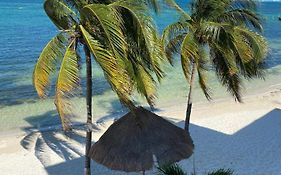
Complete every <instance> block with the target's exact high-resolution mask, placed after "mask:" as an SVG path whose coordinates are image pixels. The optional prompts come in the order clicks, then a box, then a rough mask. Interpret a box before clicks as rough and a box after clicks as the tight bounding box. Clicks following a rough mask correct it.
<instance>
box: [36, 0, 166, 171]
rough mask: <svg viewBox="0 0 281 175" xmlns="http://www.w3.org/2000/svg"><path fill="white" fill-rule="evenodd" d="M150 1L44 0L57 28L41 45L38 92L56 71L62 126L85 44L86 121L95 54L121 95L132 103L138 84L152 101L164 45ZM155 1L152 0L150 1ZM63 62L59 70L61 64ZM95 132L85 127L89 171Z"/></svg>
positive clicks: (43, 93)
mask: <svg viewBox="0 0 281 175" xmlns="http://www.w3.org/2000/svg"><path fill="white" fill-rule="evenodd" d="M147 2H148V1H142V0H140V1H134V0H127V1H111V0H106V1H104V0H46V1H45V3H44V9H45V12H46V13H47V15H48V17H49V18H50V19H51V20H52V22H53V23H54V24H55V25H56V26H57V28H58V29H59V33H58V34H57V35H56V36H55V37H54V38H53V39H51V41H50V42H49V43H48V44H47V45H46V46H45V48H44V49H43V51H42V53H41V55H40V57H39V59H38V61H37V63H36V65H35V68H34V73H33V84H34V87H35V89H36V91H37V93H38V95H39V97H42V98H44V97H46V96H47V92H48V87H49V86H50V82H51V75H52V74H54V73H55V72H58V76H57V82H56V90H55V105H56V108H57V111H58V113H59V116H60V119H61V123H62V127H63V129H64V130H65V131H68V130H71V126H70V117H71V116H72V112H71V103H70V100H69V98H71V97H72V96H74V95H75V94H76V92H77V89H78V87H79V84H80V77H79V72H80V67H81V65H80V64H81V63H80V60H81V57H80V54H79V50H80V49H79V48H81V47H82V48H83V50H84V54H85V59H86V80H87V81H86V89H87V90H86V92H87V93H86V103H87V125H89V126H90V125H91V124H92V68H91V66H92V58H94V59H95V61H96V63H97V64H99V66H100V67H101V69H102V70H103V72H104V76H105V78H106V79H107V81H108V83H109V84H110V85H111V88H112V89H113V91H115V92H116V94H117V96H118V97H119V99H120V101H121V102H122V103H123V104H124V105H126V106H127V107H128V108H129V109H134V104H133V103H132V100H131V97H130V96H131V94H132V93H133V92H134V90H135V89H137V91H138V92H139V93H140V94H141V95H143V96H144V97H145V98H146V99H147V101H148V103H149V104H150V105H153V100H154V98H155V92H156V90H155V89H156V87H155V84H156V80H155V78H154V76H153V74H154V73H155V74H156V77H157V78H158V79H161V78H162V77H163V72H162V70H161V66H160V62H161V60H162V59H163V54H162V53H163V49H162V48H161V44H160V42H159V41H160V39H159V37H158V35H157V32H156V29H155V25H154V24H153V21H152V19H151V17H150V16H149V15H148V13H147V12H148V3H147ZM151 2H152V1H151ZM58 67H59V70H57V68H58ZM91 141H92V132H91V130H87V132H86V148H85V155H86V158H85V174H86V175H89V174H90V158H89V157H88V152H89V149H90V147H91Z"/></svg>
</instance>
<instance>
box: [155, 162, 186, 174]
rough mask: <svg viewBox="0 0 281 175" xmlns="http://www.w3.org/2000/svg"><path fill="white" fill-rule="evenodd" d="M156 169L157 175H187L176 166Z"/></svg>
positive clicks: (166, 165) (168, 165) (169, 165)
mask: <svg viewBox="0 0 281 175" xmlns="http://www.w3.org/2000/svg"><path fill="white" fill-rule="evenodd" d="M157 169H158V174H159V175H187V174H186V173H185V172H184V171H183V169H182V168H181V167H180V166H179V165H178V164H165V165H162V166H160V167H158V168H157Z"/></svg>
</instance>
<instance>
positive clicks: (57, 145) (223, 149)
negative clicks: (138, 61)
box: [0, 85, 281, 175]
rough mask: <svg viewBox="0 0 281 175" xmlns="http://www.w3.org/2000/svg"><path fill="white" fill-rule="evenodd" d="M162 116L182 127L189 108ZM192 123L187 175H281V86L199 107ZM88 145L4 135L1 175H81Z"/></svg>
mask: <svg viewBox="0 0 281 175" xmlns="http://www.w3.org/2000/svg"><path fill="white" fill-rule="evenodd" d="M157 114H159V115H161V116H164V117H165V118H167V119H168V120H170V121H172V122H174V123H175V124H176V125H178V126H179V127H183V119H184V114H185V104H178V105H176V106H170V107H166V108H163V109H161V110H158V111H157ZM116 117H119V116H116ZM97 120H98V119H97ZM113 120H114V118H110V119H108V120H105V121H104V122H102V123H99V124H97V126H98V128H99V129H98V130H95V131H94V136H93V141H97V140H98V139H99V137H100V136H101V135H102V134H103V133H104V132H105V130H106V129H107V128H108V127H109V126H110V124H112V122H113ZM191 122H192V126H191V136H192V138H193V140H194V143H195V153H194V155H193V156H192V157H191V158H190V159H188V160H183V161H181V162H180V165H181V166H182V167H183V168H184V169H185V170H186V171H187V172H192V171H193V168H195V170H196V172H197V174H199V175H201V174H206V172H209V171H212V170H215V169H219V168H231V169H233V170H234V172H235V173H236V174H239V175H249V174H255V175H265V174H266V175H279V174H281V161H280V160H281V154H280V153H281V140H280V136H281V86H280V85H276V86H274V87H272V88H271V89H270V90H269V91H265V92H263V93H259V95H248V96H247V97H245V98H244V103H242V104H238V103H236V102H234V101H233V100H231V99H224V100H219V101H214V102H210V103H197V104H195V105H194V110H193V112H192V119H191ZM83 142H84V132H81V131H77V132H75V133H73V134H72V135H71V136H70V138H67V137H66V136H64V135H63V134H62V133H60V132H58V131H46V132H33V133H32V132H31V133H29V134H26V133H8V134H7V133H6V134H2V135H1V140H0V170H1V174H9V175H31V174H36V175H63V174H69V175H79V174H81V175H82V174H83V163H84V162H83V161H84V158H83V154H84V146H83ZM175 149H176V148H175ZM194 165H195V167H194ZM92 173H93V174H109V175H110V174H112V175H121V174H128V173H123V172H116V171H111V170H109V169H107V168H105V167H103V166H101V165H98V164H96V163H95V162H93V164H92ZM129 174H138V173H129ZM147 174H155V170H152V171H150V172H148V173H147Z"/></svg>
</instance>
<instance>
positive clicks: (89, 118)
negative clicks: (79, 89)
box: [84, 46, 92, 175]
mask: <svg viewBox="0 0 281 175" xmlns="http://www.w3.org/2000/svg"><path fill="white" fill-rule="evenodd" d="M84 51H85V56H86V67H87V68H86V71H87V75H86V76H87V85H86V86H87V94H86V103H87V125H91V124H92V62H91V53H90V50H89V48H88V47H87V46H84ZM85 144H86V148H85V169H84V174H85V175H91V158H90V157H89V156H88V153H89V151H90V148H91V145H92V131H89V130H88V131H86V143H85Z"/></svg>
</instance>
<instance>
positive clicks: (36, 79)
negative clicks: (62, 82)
mask: <svg viewBox="0 0 281 175" xmlns="http://www.w3.org/2000/svg"><path fill="white" fill-rule="evenodd" d="M64 35H65V34H64V33H59V34H58V35H57V36H55V37H54V38H53V39H52V40H51V41H50V42H49V43H48V44H47V45H46V46H45V48H44V49H43V51H42V53H41V55H40V56H39V59H38V61H37V63H36V65H35V68H34V71H33V85H34V87H35V89H36V91H37V93H38V95H39V97H45V96H46V94H47V88H48V86H49V84H50V79H51V74H52V73H53V72H54V71H55V70H56V64H57V63H58V61H59V60H61V59H62V58H63V54H64V51H65V45H66V43H67V40H66V38H65V36H64Z"/></svg>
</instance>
